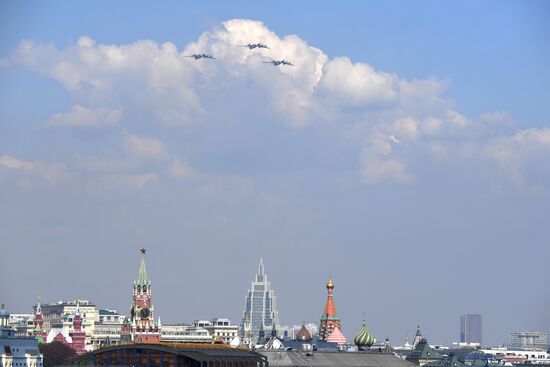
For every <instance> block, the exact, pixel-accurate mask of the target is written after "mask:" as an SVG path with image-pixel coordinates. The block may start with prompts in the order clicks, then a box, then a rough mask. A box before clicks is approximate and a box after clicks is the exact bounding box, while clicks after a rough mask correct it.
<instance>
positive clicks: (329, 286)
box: [327, 277, 334, 289]
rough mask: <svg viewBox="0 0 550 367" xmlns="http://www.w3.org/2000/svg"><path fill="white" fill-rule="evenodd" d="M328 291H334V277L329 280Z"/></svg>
mask: <svg viewBox="0 0 550 367" xmlns="http://www.w3.org/2000/svg"><path fill="white" fill-rule="evenodd" d="M327 289H334V283H333V282H332V277H330V278H328V282H327Z"/></svg>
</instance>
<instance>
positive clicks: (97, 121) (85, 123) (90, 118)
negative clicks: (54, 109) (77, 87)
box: [46, 105, 122, 127]
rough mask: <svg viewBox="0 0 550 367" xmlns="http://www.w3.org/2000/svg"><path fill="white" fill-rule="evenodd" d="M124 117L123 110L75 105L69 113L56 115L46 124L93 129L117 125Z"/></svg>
mask: <svg viewBox="0 0 550 367" xmlns="http://www.w3.org/2000/svg"><path fill="white" fill-rule="evenodd" d="M121 116H122V108H116V109H110V108H106V107H97V108H87V107H84V106H81V105H75V106H73V108H72V109H71V110H70V111H69V112H65V113H56V114H55V115H53V116H52V117H50V119H49V120H48V122H47V123H46V125H47V126H52V127H60V126H73V127H91V126H101V125H113V124H116V123H117V122H118V121H119V120H120V117H121Z"/></svg>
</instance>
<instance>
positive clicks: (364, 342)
mask: <svg viewBox="0 0 550 367" xmlns="http://www.w3.org/2000/svg"><path fill="white" fill-rule="evenodd" d="M375 341H376V339H374V337H373V336H372V335H370V334H369V331H368V330H367V326H366V325H365V321H363V328H361V330H360V331H359V333H358V334H357V336H355V339H354V340H353V342H354V343H355V345H357V346H358V347H367V348H370V347H371V346H372V345H373V344H374V342H375Z"/></svg>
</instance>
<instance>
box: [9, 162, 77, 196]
mask: <svg viewBox="0 0 550 367" xmlns="http://www.w3.org/2000/svg"><path fill="white" fill-rule="evenodd" d="M0 178H4V179H10V178H11V179H14V180H15V182H16V184H17V185H18V186H20V187H22V188H33V187H35V186H37V185H38V186H40V185H43V184H46V185H48V186H54V185H57V184H60V183H62V182H65V181H67V180H68V179H69V174H68V172H67V168H66V166H65V165H64V164H61V163H55V164H51V163H44V162H40V161H37V162H32V161H25V160H22V159H19V158H16V157H14V156H11V155H2V156H0Z"/></svg>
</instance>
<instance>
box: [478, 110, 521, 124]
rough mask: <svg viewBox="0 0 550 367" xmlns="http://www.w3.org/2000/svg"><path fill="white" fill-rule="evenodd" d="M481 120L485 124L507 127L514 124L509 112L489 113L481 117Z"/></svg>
mask: <svg viewBox="0 0 550 367" xmlns="http://www.w3.org/2000/svg"><path fill="white" fill-rule="evenodd" d="M479 119H480V120H481V121H484V122H489V123H498V124H506V125H512V124H513V123H514V118H513V117H512V114H511V113H510V112H508V111H495V112H487V113H484V114H483V115H481V116H480V118H479Z"/></svg>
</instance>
